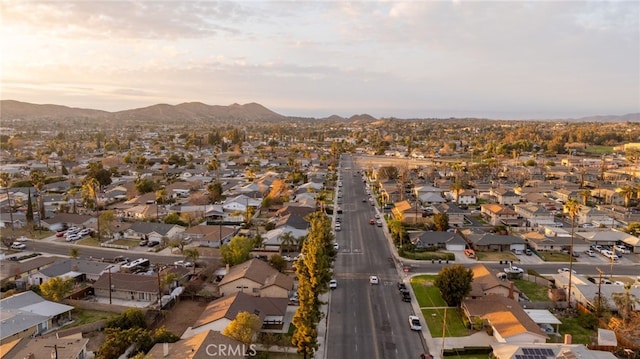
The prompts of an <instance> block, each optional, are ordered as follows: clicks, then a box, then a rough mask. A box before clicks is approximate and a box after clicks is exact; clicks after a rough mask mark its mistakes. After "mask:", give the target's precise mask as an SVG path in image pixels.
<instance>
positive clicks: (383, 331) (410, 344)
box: [326, 157, 428, 359]
mask: <svg viewBox="0 0 640 359" xmlns="http://www.w3.org/2000/svg"><path fill="white" fill-rule="evenodd" d="M346 158H347V160H345V161H343V164H342V168H343V169H344V168H351V169H352V170H342V171H341V179H342V182H343V187H342V192H343V196H344V197H343V204H342V208H343V214H342V215H341V216H340V217H341V218H342V230H341V231H339V232H337V233H336V238H337V242H338V243H339V245H340V250H339V254H338V257H337V259H336V263H335V267H334V277H335V279H337V280H338V288H336V289H334V290H333V291H332V292H331V296H330V304H329V312H328V330H327V350H326V358H332V359H333V358H345V359H347V358H394V359H395V358H419V357H420V354H421V353H423V352H427V351H428V350H427V349H426V348H425V347H424V346H423V340H422V336H421V334H420V333H419V332H414V331H411V330H410V329H409V322H408V317H409V315H410V314H413V312H412V308H411V304H410V303H406V302H403V301H402V300H401V297H400V293H399V291H398V289H397V283H398V281H400V275H399V273H398V269H397V268H398V267H397V266H396V265H395V262H394V261H393V259H392V255H391V252H390V249H389V245H388V243H387V241H386V239H385V236H384V233H383V228H381V227H378V226H375V225H371V224H369V220H370V219H372V218H374V214H375V207H374V206H372V205H371V204H370V203H369V201H367V202H362V199H363V198H367V197H368V196H367V194H366V192H365V187H364V184H363V182H362V178H361V176H359V175H358V176H353V172H355V169H353V163H351V162H350V161H349V160H348V157H346ZM371 275H376V276H378V277H379V279H380V284H378V285H372V284H370V283H369V277H370V276H371Z"/></svg>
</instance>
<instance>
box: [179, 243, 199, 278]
mask: <svg viewBox="0 0 640 359" xmlns="http://www.w3.org/2000/svg"><path fill="white" fill-rule="evenodd" d="M182 254H183V255H184V258H185V259H186V260H187V261H190V262H191V263H193V273H195V272H196V261H198V258H200V252H199V251H198V248H186V249H185V250H184V251H183V252H182Z"/></svg>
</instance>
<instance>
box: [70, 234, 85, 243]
mask: <svg viewBox="0 0 640 359" xmlns="http://www.w3.org/2000/svg"><path fill="white" fill-rule="evenodd" d="M80 239H82V236H81V235H79V234H72V235H69V236H67V242H73V241H77V240H80Z"/></svg>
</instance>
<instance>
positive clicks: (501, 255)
mask: <svg viewBox="0 0 640 359" xmlns="http://www.w3.org/2000/svg"><path fill="white" fill-rule="evenodd" d="M476 256H477V257H478V260H479V261H492V262H494V261H503V260H508V261H513V262H514V263H515V262H518V261H520V260H519V259H518V257H516V255H515V254H513V253H511V252H478V251H476Z"/></svg>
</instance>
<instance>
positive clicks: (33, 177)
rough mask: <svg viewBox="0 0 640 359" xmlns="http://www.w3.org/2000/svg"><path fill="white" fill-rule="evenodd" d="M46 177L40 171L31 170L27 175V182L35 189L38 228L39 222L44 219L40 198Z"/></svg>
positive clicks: (42, 203)
mask: <svg viewBox="0 0 640 359" xmlns="http://www.w3.org/2000/svg"><path fill="white" fill-rule="evenodd" d="M46 179H47V176H46V175H45V174H44V173H43V172H42V171H40V170H33V171H31V173H29V180H30V181H31V184H32V185H33V187H35V188H36V190H37V191H38V192H37V198H38V200H37V202H38V203H36V205H37V206H38V227H40V221H41V220H42V219H43V218H44V202H43V198H42V190H43V189H44V185H45V181H46Z"/></svg>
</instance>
